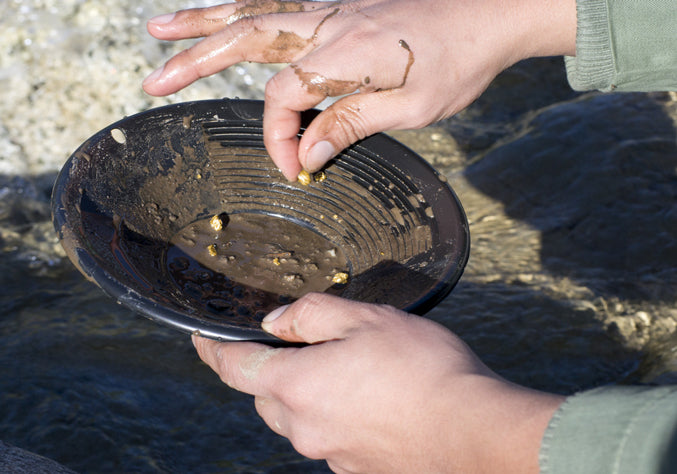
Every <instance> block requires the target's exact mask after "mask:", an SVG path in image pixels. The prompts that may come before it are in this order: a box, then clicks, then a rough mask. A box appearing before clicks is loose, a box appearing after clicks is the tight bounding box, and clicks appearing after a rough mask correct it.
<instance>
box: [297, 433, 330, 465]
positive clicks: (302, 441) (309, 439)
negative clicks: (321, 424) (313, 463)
mask: <svg viewBox="0 0 677 474" xmlns="http://www.w3.org/2000/svg"><path fill="white" fill-rule="evenodd" d="M289 441H290V442H291V444H292V445H293V446H294V449H295V450H296V451H298V452H299V453H300V454H301V455H303V456H305V457H307V458H309V459H325V458H326V457H327V456H326V455H325V454H326V450H325V449H324V448H323V446H322V445H321V443H320V442H319V441H318V437H317V436H312V435H311V434H309V433H307V432H304V433H298V432H296V431H294V432H292V433H291V434H290V436H289Z"/></svg>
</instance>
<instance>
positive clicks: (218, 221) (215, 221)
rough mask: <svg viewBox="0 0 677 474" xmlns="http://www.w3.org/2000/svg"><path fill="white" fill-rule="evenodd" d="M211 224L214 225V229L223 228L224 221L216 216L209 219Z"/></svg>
mask: <svg viewBox="0 0 677 474" xmlns="http://www.w3.org/2000/svg"><path fill="white" fill-rule="evenodd" d="M209 225H210V226H212V229H214V230H216V231H219V230H221V229H223V221H222V220H221V218H220V217H219V216H214V217H212V218H211V219H209Z"/></svg>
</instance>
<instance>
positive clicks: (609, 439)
mask: <svg viewBox="0 0 677 474" xmlns="http://www.w3.org/2000/svg"><path fill="white" fill-rule="evenodd" d="M539 462H540V466H541V473H542V474H560V473H561V474H571V473H576V474H588V473H590V474H593V473H594V474H598V473H616V474H626V473H627V474H638V473H642V474H654V473H656V474H658V473H661V474H662V473H666V474H667V473H675V472H677V386H662V387H605V388H600V389H595V390H591V391H588V392H582V393H579V394H576V395H574V396H571V397H569V398H567V400H566V401H565V402H564V403H563V404H562V406H561V407H560V408H559V409H558V410H557V412H555V415H554V416H553V417H552V419H551V420H550V424H549V426H548V428H547V430H546V432H545V434H544V436H543V441H542V443H541V452H540V458H539Z"/></svg>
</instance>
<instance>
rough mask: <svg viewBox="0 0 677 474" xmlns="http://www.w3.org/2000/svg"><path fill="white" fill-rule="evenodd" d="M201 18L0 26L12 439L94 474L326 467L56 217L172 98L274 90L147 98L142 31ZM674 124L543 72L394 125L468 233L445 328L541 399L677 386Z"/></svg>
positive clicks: (107, 13) (0, 224) (529, 68)
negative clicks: (94, 170)
mask: <svg viewBox="0 0 677 474" xmlns="http://www.w3.org/2000/svg"><path fill="white" fill-rule="evenodd" d="M197 3H198V2H193V4H197ZM184 5H186V3H185V2H153V1H142V2H130V1H125V2H119V1H115V2H114V1H112V0H111V1H101V2H82V1H75V0H72V1H66V2H59V3H56V2H55V3H53V4H50V3H49V2H47V1H37V0H36V1H18V0H14V1H11V2H9V3H8V7H9V9H10V10H11V11H10V12H8V13H7V14H6V15H5V16H4V18H7V20H0V26H2V27H3V28H4V30H5V31H6V34H3V36H2V38H1V39H0V46H1V47H2V50H1V51H0V53H1V54H0V81H1V82H2V83H3V85H4V86H5V87H3V88H0V89H1V90H0V110H1V111H2V113H1V114H0V249H1V252H0V274H1V275H2V277H1V278H2V280H1V281H2V285H1V286H0V308H2V312H1V314H2V317H1V318H0V361H2V363H1V364H0V439H3V440H4V441H5V442H7V443H10V444H13V445H16V446H19V447H22V448H24V449H27V450H30V451H33V452H37V453H39V454H41V455H44V456H48V457H50V458H53V459H56V460H58V461H59V462H61V463H63V464H64V465H66V466H68V467H71V468H72V469H75V470H77V471H81V472H92V473H94V472H101V473H105V472H143V473H156V472H177V473H178V472H195V473H201V472H270V473H276V472H327V469H326V467H325V465H324V464H323V463H321V462H312V461H308V460H305V459H303V458H302V457H300V456H298V455H297V454H295V453H294V451H293V449H292V448H291V446H290V445H289V443H288V442H287V441H286V440H284V439H282V438H280V437H278V436H277V435H274V434H273V433H272V432H271V431H269V430H268V429H267V427H266V426H265V425H264V424H263V422H262V421H261V420H260V419H259V418H258V417H257V415H256V412H255V410H254V407H253V403H252V400H251V398H250V397H248V396H245V395H242V394H239V393H237V392H234V391H232V390H230V389H228V388H227V387H225V386H224V385H222V384H221V383H220V382H219V380H218V378H217V377H216V376H215V375H214V374H213V373H212V372H211V371H210V370H209V369H207V368H206V367H205V366H204V365H203V364H202V363H200V362H199V361H198V359H197V356H196V355H195V352H194V350H193V348H192V345H191V343H190V340H189V339H188V338H187V337H186V336H184V335H182V334H179V333H177V332H175V331H173V330H170V329H166V328H164V327H160V326H158V325H156V324H154V323H152V322H150V321H148V320H146V319H144V318H142V317H140V316H137V315H135V314H132V313H131V312H129V311H128V310H126V309H124V308H122V307H121V306H119V305H117V304H116V303H115V302H113V301H111V300H110V299H108V298H107V297H106V296H104V295H103V294H102V293H101V292H100V290H98V289H97V288H96V287H94V286H93V285H92V284H91V283H89V282H87V281H85V280H84V279H83V278H82V277H81V276H80V274H79V273H78V272H77V271H76V270H75V268H74V267H73V266H72V265H71V264H70V262H69V261H68V260H67V259H66V258H65V256H64V255H63V252H62V251H61V249H60V248H59V246H58V243H57V241H56V237H55V235H54V231H53V227H52V224H51V222H50V216H49V205H48V203H49V193H50V190H51V184H52V182H53V180H54V178H55V174H56V170H57V169H58V168H59V167H60V166H61V164H62V163H63V162H64V161H65V159H66V158H67V156H68V155H69V153H70V152H72V151H73V150H74V149H75V148H76V147H77V146H78V145H79V144H80V142H82V141H83V140H84V139H86V138H87V137H88V136H90V135H91V134H93V133H94V132H96V131H97V130H98V129H100V128H102V127H104V126H106V125H108V124H109V123H111V122H113V121H115V120H117V119H119V118H121V117H122V116H124V115H125V114H129V113H133V112H136V111H139V110H142V109H145V108H147V107H151V106H155V105H160V104H162V103H166V101H171V102H177V101H182V100H193V99H198V98H213V97H219V96H240V97H252V98H260V97H261V96H262V95H261V94H262V92H261V91H262V88H263V84H264V83H265V80H266V79H267V78H268V77H270V75H271V74H272V73H273V72H274V68H265V67H259V66H255V65H249V66H246V67H245V66H243V67H241V68H236V69H234V70H233V71H231V72H230V73H228V74H224V75H220V76H219V77H217V78H214V79H212V80H210V81H203V82H202V83H200V84H196V85H195V86H194V87H193V88H190V89H189V90H188V91H186V92H184V93H181V94H178V95H175V96H173V97H170V98H169V99H166V100H165V99H151V98H148V97H146V96H144V95H143V93H142V92H141V91H140V89H139V84H140V82H141V80H142V79H143V77H145V75H146V74H147V73H149V72H150V71H151V69H152V68H153V67H154V66H157V65H158V64H159V63H160V61H161V58H164V57H167V56H168V55H169V54H170V50H172V48H174V47H173V46H169V45H158V44H156V43H155V42H153V41H150V40H148V39H147V38H146V36H145V32H144V31H143V24H142V23H143V22H142V19H143V18H144V17H148V16H151V15H154V14H156V13H160V12H164V11H166V10H172V9H174V8H179V7H182V6H184ZM57 6H58V9H57V8H56V7H57ZM9 18H11V19H12V20H11V21H10V20H9ZM676 122H677V102H676V101H675V97H674V96H671V95H669V94H613V95H603V94H596V93H592V94H582V95H581V94H575V93H573V92H572V91H570V90H569V88H568V87H567V85H566V82H565V79H564V75H563V66H562V63H561V60H559V59H552V60H551V59H543V60H537V61H530V62H527V63H522V64H519V65H517V66H516V67H514V68H512V69H511V70H510V71H507V72H506V73H504V74H503V75H501V76H500V77H499V78H498V79H497V80H496V81H495V82H494V84H493V85H492V87H491V88H490V89H489V91H487V93H486V94H485V95H484V96H483V97H482V98H480V100H478V102H477V103H475V104H474V105H473V106H472V107H470V108H469V109H468V110H467V111H465V112H463V113H461V114H459V116H457V117H454V118H453V119H450V120H447V121H445V122H443V123H441V124H438V125H435V126H431V127H428V128H426V129H423V130H420V131H405V132H394V133H393V135H394V136H395V137H396V138H398V139H400V140H401V141H403V142H404V143H406V144H408V145H409V146H410V147H412V148H413V149H414V150H416V151H417V152H419V153H420V154H422V155H423V156H424V157H425V158H426V159H428V160H429V161H430V162H431V163H433V164H434V165H435V166H436V167H438V169H440V170H442V171H443V172H444V173H445V174H446V175H447V176H448V178H449V182H450V184H451V185H452V186H453V187H454V189H455V190H456V191H457V193H458V195H459V197H460V199H461V201H462V202H463V204H464V206H465V209H466V212H467V214H468V218H469V221H470V230H471V235H472V250H471V258H470V261H469V264H468V267H467V269H466V272H465V274H464V276H463V278H462V279H461V282H460V283H459V285H458V286H457V287H456V289H455V290H454V291H453V292H452V294H451V295H450V296H449V297H448V298H447V299H446V300H445V301H443V302H442V303H441V304H440V305H439V306H438V307H437V308H435V309H434V310H433V311H431V312H430V313H429V315H428V316H430V317H432V318H434V319H436V320H438V321H441V322H442V323H444V324H445V325H447V326H448V327H450V328H451V329H452V330H454V331H456V332H457V333H458V334H460V335H461V336H462V337H463V338H464V339H465V340H466V341H467V342H468V343H469V344H470V345H471V346H472V347H473V348H474V349H475V350H476V351H477V352H478V353H479V354H480V356H481V357H482V358H483V359H484V360H485V361H486V362H487V363H488V364H489V365H490V366H491V367H492V368H494V369H495V370H497V371H498V372H500V373H501V374H503V375H505V376H506V377H508V378H509V379H511V380H513V381H515V382H518V383H522V384H526V385H528V386H531V387H536V388H543V389H548V390H553V391H557V392H560V393H571V392H574V391H576V390H579V389H585V388H589V387H593V386H597V385H600V384H606V383H641V382H648V383H674V382H677V356H676V355H675V353H676V348H677V338H676V335H675V334H676V333H675V329H676V328H677V309H676V305H675V300H676V299H677V296H676V294H677V292H676V291H675V290H676V289H677V204H676V203H677V200H676V198H677V174H676V170H677V139H676V138H675V137H676V134H677V132H676V131H675V130H676V126H675V124H676Z"/></svg>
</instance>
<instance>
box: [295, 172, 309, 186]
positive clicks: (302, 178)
mask: <svg viewBox="0 0 677 474" xmlns="http://www.w3.org/2000/svg"><path fill="white" fill-rule="evenodd" d="M296 179H298V180H299V183H301V184H302V185H304V186H308V185H309V184H310V174H308V172H307V171H306V170H301V172H300V173H299V175H298V176H297V177H296Z"/></svg>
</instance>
